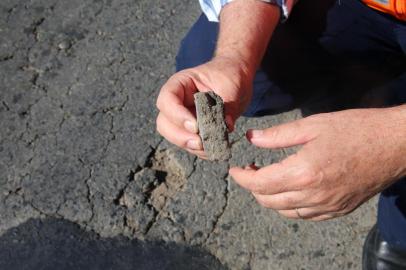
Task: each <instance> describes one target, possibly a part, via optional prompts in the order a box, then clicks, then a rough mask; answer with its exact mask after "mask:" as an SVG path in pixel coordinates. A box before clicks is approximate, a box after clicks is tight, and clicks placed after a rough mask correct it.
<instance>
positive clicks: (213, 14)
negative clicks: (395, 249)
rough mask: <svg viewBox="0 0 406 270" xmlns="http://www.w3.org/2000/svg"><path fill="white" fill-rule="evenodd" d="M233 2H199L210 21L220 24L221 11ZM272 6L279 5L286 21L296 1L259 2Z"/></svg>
mask: <svg viewBox="0 0 406 270" xmlns="http://www.w3.org/2000/svg"><path fill="white" fill-rule="evenodd" d="M232 1H233V0H199V2H200V6H201V8H202V11H203V12H204V14H206V16H207V18H208V19H209V21H212V22H218V21H219V15H220V11H221V9H222V8H223V6H225V5H226V4H228V3H230V2H232ZM259 1H263V2H267V3H270V4H274V5H278V6H279V7H280V8H281V11H282V15H283V19H284V20H286V19H287V18H288V17H289V14H290V12H291V10H292V8H293V4H294V2H295V0H259Z"/></svg>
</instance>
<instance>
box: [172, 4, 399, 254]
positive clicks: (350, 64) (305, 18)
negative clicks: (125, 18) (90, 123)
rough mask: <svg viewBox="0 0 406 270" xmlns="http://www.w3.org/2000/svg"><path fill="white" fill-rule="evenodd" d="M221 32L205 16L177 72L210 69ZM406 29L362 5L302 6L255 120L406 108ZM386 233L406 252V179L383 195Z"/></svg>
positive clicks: (286, 31)
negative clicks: (296, 111) (298, 112)
mask: <svg viewBox="0 0 406 270" xmlns="http://www.w3.org/2000/svg"><path fill="white" fill-rule="evenodd" d="M218 28H219V26H218V24H217V23H212V22H209V21H208V20H207V18H206V17H205V16H204V15H202V16H201V17H200V18H199V19H198V20H197V22H196V23H195V24H194V25H193V27H192V28H191V29H190V31H189V32H188V34H187V35H186V37H185V38H184V39H183V40H182V43H181V47H180V50H179V53H178V56H177V58H176V68H177V70H182V69H186V68H190V67H194V66H197V65H200V64H203V63H205V62H207V61H209V60H210V59H211V58H212V56H213V53H214V50H215V46H216V40H217V35H218ZM405 55H406V23H404V22H400V21H398V20H396V19H394V18H392V17H390V16H387V15H385V14H382V13H379V12H377V11H374V10H372V9H370V8H368V7H367V6H365V5H363V4H362V3H361V2H359V1H358V0H341V1H337V2H335V1H327V0H320V1H319V0H301V1H299V4H298V5H297V6H296V7H295V10H294V12H293V13H292V15H291V17H290V19H289V20H288V21H287V22H286V23H284V24H281V25H280V26H278V27H277V29H276V31H275V33H274V35H273V38H272V41H271V42H270V44H269V46H268V50H267V52H266V54H265V56H264V58H263V61H262V65H261V67H260V68H259V69H258V71H257V73H256V76H255V79H254V87H253V89H254V93H253V98H252V101H251V104H250V105H249V107H248V108H247V110H246V111H245V113H244V115H245V116H249V117H255V116H263V115H268V114H274V113H280V112H283V111H286V110H289V109H292V108H294V107H300V108H301V109H302V112H303V113H304V114H305V115H308V114H314V113H319V112H326V111H335V110H342V109H348V108H360V107H383V106H393V105H398V104H404V103H406V57H405ZM378 226H379V229H380V231H381V234H382V236H383V238H384V239H385V240H386V241H388V242H389V243H390V244H391V245H394V246H398V247H400V248H402V249H405V250H406V179H403V180H399V181H398V182H397V183H396V184H394V185H393V186H391V187H389V188H388V189H387V190H385V191H384V192H382V194H381V196H380V199H379V205H378Z"/></svg>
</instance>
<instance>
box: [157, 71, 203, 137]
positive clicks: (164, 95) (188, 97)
mask: <svg viewBox="0 0 406 270" xmlns="http://www.w3.org/2000/svg"><path fill="white" fill-rule="evenodd" d="M196 92H197V88H196V86H195V84H194V82H193V79H192V78H191V77H189V76H186V75H180V74H175V75H174V76H172V77H171V78H170V79H169V80H168V82H167V83H166V84H165V85H164V86H163V87H162V89H161V91H160V93H159V96H158V99H157V103H156V106H157V107H158V109H159V111H160V112H161V113H162V114H164V115H165V117H166V118H167V119H168V121H170V122H172V123H173V124H174V125H176V126H178V127H182V128H185V129H186V130H188V131H189V132H192V133H197V132H198V127H197V121H196V117H195V116H194V115H193V113H192V112H191V111H190V110H189V109H187V107H192V108H193V106H194V102H193V94H194V93H196Z"/></svg>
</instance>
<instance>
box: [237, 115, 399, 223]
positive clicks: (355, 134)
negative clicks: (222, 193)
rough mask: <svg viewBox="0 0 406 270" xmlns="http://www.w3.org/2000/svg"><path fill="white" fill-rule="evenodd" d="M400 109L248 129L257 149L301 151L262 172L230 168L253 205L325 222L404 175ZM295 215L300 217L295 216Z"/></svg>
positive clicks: (320, 117)
mask: <svg viewBox="0 0 406 270" xmlns="http://www.w3.org/2000/svg"><path fill="white" fill-rule="evenodd" d="M405 127H406V117H405V114H404V109H403V111H402V112H399V110H398V109H396V108H390V109H358V110H347V111H341V112H335V113H328V114H318V115H313V116H310V117H307V118H303V119H301V120H297V121H294V122H291V123H287V124H283V125H280V126H275V127H272V128H269V129H265V130H249V131H248V132H247V138H248V140H249V141H250V142H251V143H253V144H254V145H256V146H258V147H264V148H282V147H290V146H295V145H302V146H303V147H302V148H301V149H300V150H299V151H298V152H297V153H296V154H294V155H292V156H289V157H288V158H286V159H285V160H283V161H281V162H280V163H275V164H272V165H269V166H266V167H263V168H260V169H258V168H256V167H255V166H251V167H246V168H244V169H243V168H236V167H235V168H231V169H230V174H231V176H232V177H233V178H234V179H235V181H236V182H237V183H238V184H239V185H240V186H242V187H243V188H245V189H247V190H249V191H251V192H252V194H253V195H254V196H255V198H256V199H257V201H258V202H259V203H260V204H261V205H263V206H264V207H267V208H272V209H275V210H277V211H278V212H279V213H280V214H281V215H283V216H286V217H288V218H304V219H309V220H315V221H319V220H326V219H331V218H334V217H338V216H342V215H345V214H348V213H350V212H351V211H353V210H354V209H356V208H357V207H358V206H359V205H361V204H362V203H364V202H365V201H367V200H368V199H370V198H371V197H373V196H374V195H375V194H377V193H379V192H380V191H382V190H383V189H385V188H386V187H388V186H389V185H391V184H392V183H394V182H395V181H396V180H397V179H399V178H400V177H402V176H404V175H406V136H405V134H406V129H405ZM298 213H299V215H300V216H298Z"/></svg>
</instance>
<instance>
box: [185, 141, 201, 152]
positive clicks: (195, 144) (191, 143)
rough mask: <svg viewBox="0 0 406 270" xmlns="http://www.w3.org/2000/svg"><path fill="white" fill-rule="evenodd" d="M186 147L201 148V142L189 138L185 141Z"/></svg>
mask: <svg viewBox="0 0 406 270" xmlns="http://www.w3.org/2000/svg"><path fill="white" fill-rule="evenodd" d="M186 147H187V148H189V149H190V150H202V149H203V147H202V144H201V142H200V141H198V140H189V141H187V142H186Z"/></svg>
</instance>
